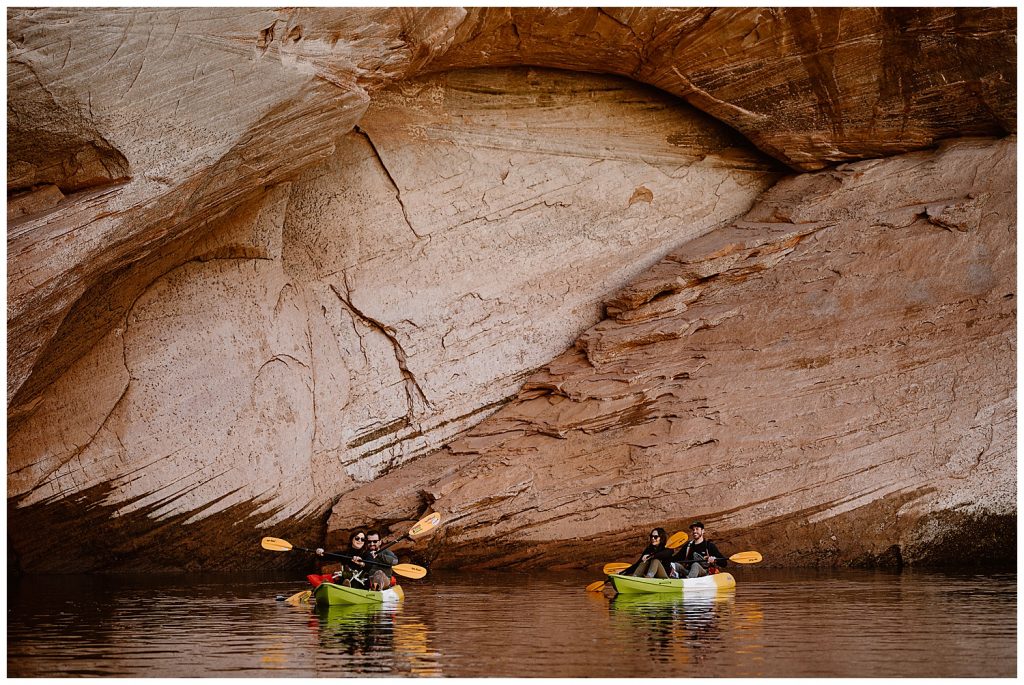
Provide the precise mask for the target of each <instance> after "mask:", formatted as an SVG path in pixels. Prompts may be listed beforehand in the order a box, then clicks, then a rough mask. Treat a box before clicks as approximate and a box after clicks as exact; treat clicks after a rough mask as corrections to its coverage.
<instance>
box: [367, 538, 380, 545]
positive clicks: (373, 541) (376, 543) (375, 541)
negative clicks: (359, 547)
mask: <svg viewBox="0 0 1024 685" xmlns="http://www.w3.org/2000/svg"><path fill="white" fill-rule="evenodd" d="M367 542H369V543H370V544H371V545H379V544H380V539H379V538H378V539H377V540H367Z"/></svg>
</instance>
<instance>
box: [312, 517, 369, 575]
mask: <svg viewBox="0 0 1024 685" xmlns="http://www.w3.org/2000/svg"><path fill="white" fill-rule="evenodd" d="M367 537H368V536H367V533H366V532H365V531H362V530H357V531H355V532H354V533H352V535H351V536H349V539H348V549H347V550H345V551H344V552H334V553H333V554H339V555H345V556H347V557H350V558H348V559H342V560H340V561H341V570H340V571H335V572H334V573H333V574H331V577H330V578H328V579H327V580H330V582H332V583H338V584H340V585H345V586H347V587H354V588H358V589H360V590H365V589H366V588H367V586H368V585H369V582H370V581H369V578H368V576H369V574H368V573H367V568H368V567H367V565H366V562H365V561H364V559H366V558H369V550H367V549H366V546H367V545H366V538H367ZM379 539H380V538H379V536H378V540H379ZM316 554H317V556H319V557H322V556H324V548H323V547H317V548H316Z"/></svg>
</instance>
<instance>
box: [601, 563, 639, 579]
mask: <svg viewBox="0 0 1024 685" xmlns="http://www.w3.org/2000/svg"><path fill="white" fill-rule="evenodd" d="M630 566H632V564H622V563H619V562H612V563H610V564H605V565H604V568H602V569H601V572H602V573H604V574H605V575H606V576H610V575H612V574H615V573H618V572H619V571H625V570H626V569H627V568H629V567H630ZM602 582H603V581H602Z"/></svg>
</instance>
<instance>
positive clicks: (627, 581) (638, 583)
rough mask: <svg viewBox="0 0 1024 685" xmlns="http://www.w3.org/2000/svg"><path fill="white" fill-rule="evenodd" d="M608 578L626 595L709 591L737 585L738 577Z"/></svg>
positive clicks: (680, 593) (722, 574)
mask: <svg viewBox="0 0 1024 685" xmlns="http://www.w3.org/2000/svg"><path fill="white" fill-rule="evenodd" d="M608 580H610V581H611V582H612V585H614V586H615V591H616V592H619V593H621V594H624V595H635V594H646V593H652V592H659V593H671V594H675V595H685V594H686V593H688V592H690V593H698V592H699V593H708V592H717V591H718V590H731V589H732V588H734V587H736V579H735V578H733V577H732V575H731V574H729V573H715V574H713V575H709V576H701V577H700V578H640V577H637V576H620V575H616V574H613V575H610V576H608Z"/></svg>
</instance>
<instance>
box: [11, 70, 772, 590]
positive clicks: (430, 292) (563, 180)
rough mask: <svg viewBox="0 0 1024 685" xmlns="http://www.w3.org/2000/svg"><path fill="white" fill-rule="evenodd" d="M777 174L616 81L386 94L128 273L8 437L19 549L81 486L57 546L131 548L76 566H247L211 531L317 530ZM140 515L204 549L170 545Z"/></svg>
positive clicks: (665, 103) (427, 81)
mask: <svg viewBox="0 0 1024 685" xmlns="http://www.w3.org/2000/svg"><path fill="white" fill-rule="evenodd" d="M552 112H558V113H559V116H558V117H554V118H553V117H552V116H551V114H552ZM565 121H571V122H574V123H573V124H572V125H566V124H565V123H564V122H565ZM580 122H586V126H581V125H580ZM667 135H674V136H676V140H677V143H676V144H675V145H673V146H670V147H667V148H666V147H665V146H664V145H663V141H664V138H665V137H666V136H667ZM778 176H779V173H778V169H777V165H775V164H774V163H773V162H772V161H771V160H770V159H768V158H765V157H764V156H763V155H760V154H759V153H757V152H756V151H755V150H753V149H751V148H749V146H747V145H746V144H745V143H744V141H743V140H742V138H740V137H739V136H738V135H737V134H736V133H735V132H733V131H731V130H729V129H728V128H726V127H725V126H723V125H722V124H719V123H718V122H715V121H714V120H713V119H711V118H709V117H707V116H706V115H703V114H701V113H699V112H697V111H695V110H693V109H692V108H690V107H688V106H687V105H685V104H683V103H680V102H679V101H678V100H676V99H674V98H671V97H669V96H666V95H664V94H663V93H659V92H657V91H654V90H653V89H650V88H648V87H643V86H638V85H636V84H634V83H631V82H629V81H627V80H625V79H621V78H610V77H603V76H595V75H586V74H577V75H570V74H566V73H564V72H557V71H549V70H537V69H517V70H499V71H495V70H483V71H472V72H460V71H455V72H449V73H446V74H444V75H439V76H434V77H429V78H424V79H420V80H414V81H410V82H407V83H406V84H403V85H402V86H401V87H397V88H395V89H394V90H390V91H382V92H381V93H379V95H378V97H377V99H376V101H375V102H374V104H373V105H372V106H371V107H370V109H369V111H368V112H367V113H366V115H365V116H364V118H363V120H362V121H361V123H360V127H359V130H358V131H356V132H353V133H351V134H349V135H348V136H346V137H345V138H344V139H342V140H341V141H339V143H338V148H337V152H336V154H334V155H333V156H332V157H331V158H330V159H329V160H328V161H327V162H326V163H325V164H321V165H316V166H314V167H312V168H311V169H310V170H309V171H308V172H306V173H304V174H302V175H300V176H299V177H298V178H297V179H296V180H295V181H294V182H292V183H286V184H281V185H278V186H274V187H273V188H271V189H270V190H269V191H268V192H266V193H265V194H263V195H262V196H260V197H258V198H257V199H255V200H253V201H250V202H249V203H248V204H246V205H244V206H243V207H240V208H239V209H237V210H235V211H234V212H232V213H231V214H230V215H228V216H227V217H225V218H224V219H223V220H221V221H219V222H217V223H216V224H214V225H212V226H211V227H210V229H209V231H208V232H207V234H206V235H205V236H204V237H203V238H202V239H192V240H182V241H178V242H177V243H176V244H175V245H174V249H173V250H168V251H167V252H166V253H164V254H162V255H159V261H158V262H156V264H155V266H153V267H147V268H144V267H141V266H140V267H136V268H135V269H133V270H132V272H130V273H129V274H128V276H127V277H126V279H125V280H127V281H128V282H129V283H130V285H131V287H130V288H128V289H127V290H128V292H129V293H134V297H133V299H130V300H129V299H124V298H125V297H126V295H125V293H124V292H123V291H120V290H113V291H112V292H111V293H110V294H109V295H107V298H106V300H105V302H108V303H109V302H111V300H113V302H114V305H113V306H112V305H105V308H107V309H116V307H117V305H120V306H124V307H125V309H126V313H125V315H124V318H123V319H121V320H119V321H118V322H117V326H116V328H115V329H114V330H113V331H112V332H110V333H108V334H107V335H106V336H105V337H104V338H103V339H101V340H100V341H99V342H98V343H96V344H94V345H93V346H92V347H91V349H89V351H88V353H87V354H86V355H85V356H83V357H82V358H81V359H80V360H79V361H78V362H76V363H75V364H74V365H72V367H71V368H70V369H69V370H68V371H67V372H65V373H64V374H62V375H61V376H60V377H59V378H58V380H57V381H56V382H55V383H53V384H51V385H50V386H48V387H46V388H45V389H44V391H43V392H42V394H41V395H40V399H39V401H38V403H37V404H35V405H34V406H33V407H32V409H31V412H30V413H28V414H26V415H24V416H23V417H21V418H20V420H19V421H17V422H16V423H15V424H13V429H12V430H11V432H10V445H9V458H8V493H9V495H10V496H11V497H14V498H16V500H15V501H16V506H15V508H14V509H13V511H12V512H11V518H12V520H14V521H16V522H17V523H18V526H19V528H18V529H16V530H13V531H12V538H13V539H15V540H16V548H17V550H18V553H19V557H20V560H21V563H22V565H23V566H24V567H26V568H31V569H39V570H43V569H52V568H54V566H55V565H61V564H63V563H64V562H63V561H62V560H61V559H59V558H53V557H51V556H50V555H49V554H48V552H47V550H48V549H50V548H51V547H52V546H53V545H54V544H57V541H56V540H55V539H54V537H55V536H56V535H59V533H57V531H64V530H66V528H65V527H63V526H61V527H57V528H54V529H49V530H47V531H46V532H45V533H44V534H42V535H40V534H39V533H38V532H37V528H38V526H34V525H32V524H31V522H32V521H38V520H40V519H45V520H50V519H51V518H59V519H61V520H63V519H65V518H69V517H66V516H63V515H61V516H59V517H57V516H55V515H54V513H53V512H54V511H59V512H62V514H63V512H64V509H63V507H64V506H66V505H67V504H68V502H69V500H70V501H76V500H80V501H81V502H82V503H85V502H88V503H89V504H88V505H87V506H83V508H84V509H85V510H86V511H85V512H82V513H78V514H76V515H74V516H72V517H70V518H71V519H72V521H74V523H73V524H72V525H73V526H74V528H75V530H76V532H75V534H74V535H73V539H74V540H76V542H75V543H74V548H75V549H82V548H84V549H85V550H89V549H92V548H95V547H96V546H97V545H98V544H100V543H99V541H98V540H97V539H96V538H95V537H94V536H99V537H102V538H104V540H105V541H106V544H107V545H109V541H110V540H112V539H113V540H117V541H118V544H119V545H124V546H126V547H127V548H129V549H131V550H133V552H132V554H129V555H126V557H127V561H125V562H121V561H120V560H117V559H115V560H113V561H111V560H110V559H97V560H93V559H92V557H91V555H90V554H88V553H87V552H84V551H80V552H72V550H71V549H69V548H68V544H67V543H60V544H62V545H63V546H64V549H65V551H66V552H67V553H68V555H69V556H82V557H85V558H86V559H88V560H89V561H88V562H83V563H86V564H87V566H88V567H89V568H125V567H129V568H131V567H135V568H137V567H139V566H145V567H154V568H194V567H197V566H198V567H203V568H210V567H223V566H224V565H229V566H230V565H234V566H240V567H245V566H248V565H250V563H251V560H252V556H253V555H254V554H260V553H261V551H260V550H259V549H258V548H256V547H252V548H251V549H249V550H247V551H248V553H240V551H241V552H244V551H245V550H244V549H243V550H240V549H239V548H238V547H237V546H235V545H234V544H226V541H229V540H230V541H232V542H234V543H237V544H238V545H241V544H243V543H242V542H241V541H243V540H247V541H248V543H249V544H250V545H251V536H252V535H253V532H252V531H253V530H254V528H256V527H261V528H264V529H265V528H267V527H270V526H273V527H274V530H275V531H280V530H281V528H280V527H281V526H288V525H291V526H294V528H293V529H295V530H298V531H301V534H302V535H304V536H306V537H312V536H313V535H319V534H320V528H321V526H322V523H321V521H322V517H323V515H324V514H325V512H326V510H327V509H328V508H329V507H330V505H331V504H332V503H333V501H334V500H335V498H336V497H337V496H338V494H339V493H344V492H346V491H348V490H351V489H352V488H354V487H356V486H357V485H359V484H361V483H364V482H367V481H370V480H372V479H373V478H375V477H377V476H378V475H380V474H381V473H383V472H386V471H388V470H392V469H394V468H397V467H398V466H400V465H401V464H402V463H404V462H405V461H408V460H409V459H411V458H413V457H415V456H417V455H421V454H425V453H428V452H431V451H434V450H436V449H438V448H439V447H441V446H442V445H444V444H445V443H446V442H447V441H448V440H450V439H451V438H452V437H453V436H455V435H457V434H458V433H459V432H460V431H462V430H465V429H466V428H468V427H470V426H472V425H474V424H475V423H477V422H479V421H480V420H481V419H482V418H484V417H485V416H487V415H488V414H490V413H492V412H494V411H495V410H496V409H497V408H498V407H499V406H500V405H501V404H503V403H504V402H506V401H507V400H508V399H509V398H511V397H512V396H514V395H515V393H516V392H517V391H518V390H519V388H520V387H521V386H522V382H523V379H524V378H525V377H526V376H527V375H529V374H530V373H531V372H532V371H533V370H534V369H536V368H537V367H539V366H542V365H543V364H545V363H547V362H548V361H549V360H550V359H551V358H552V357H555V356H556V355H558V354H559V353H561V352H562V351H563V350H564V349H565V348H566V347H568V346H570V345H571V344H572V341H573V340H574V339H575V338H576V337H577V336H578V335H579V333H580V332H582V331H583V330H585V329H587V328H588V327H590V326H592V325H593V324H594V323H596V322H597V321H598V320H599V319H600V316H601V300H602V299H603V298H604V297H605V296H606V294H607V293H608V292H610V291H614V290H616V289H618V288H620V287H622V286H624V285H625V284H626V283H628V282H629V280H630V279H631V278H633V277H634V276H636V275H637V274H638V273H640V272H642V271H643V270H644V269H645V268H646V267H647V266H649V265H650V264H652V263H655V262H657V261H658V259H660V258H661V256H662V255H664V254H665V253H666V252H668V251H669V250H671V249H672V248H673V247H675V246H676V245H678V244H679V243H680V242H684V241H686V240H688V239H691V238H694V237H697V236H700V235H702V234H704V233H706V232H708V231H709V230H712V229H714V228H716V227H717V226H720V225H722V224H724V223H728V222H729V221H731V220H732V219H734V218H735V217H736V216H738V215H741V214H742V213H743V212H745V211H746V210H747V209H748V208H749V206H750V204H751V203H752V202H753V200H754V198H755V197H756V196H757V195H758V194H759V193H760V192H761V191H762V190H764V189H765V188H767V187H768V186H770V185H771V184H772V183H774V181H775V180H776V179H777V178H778ZM181 262H184V263H181ZM179 264H181V265H180V266H179ZM154 272H155V273H154ZM113 298H121V299H117V300H114V299H113ZM100 302H104V301H102V300H101V301H100ZM239 518H243V519H244V520H245V521H246V525H245V527H244V528H239V527H238V526H236V525H235V524H236V523H237V521H238V519H239ZM154 520H155V521H160V522H166V524H167V525H170V524H171V522H174V523H175V524H188V527H189V528H191V529H194V530H196V532H195V533H189V535H188V537H189V539H192V538H196V539H204V538H205V539H207V540H217V541H218V542H217V544H215V545H210V546H209V547H208V548H206V549H202V550H199V551H196V550H195V549H193V548H187V549H188V552H187V554H184V553H183V548H182V547H181V545H180V544H175V545H168V544H160V543H161V542H163V539H162V538H161V536H159V535H151V534H150V532H149V528H150V527H151V526H152V524H153V521H154ZM115 521H116V524H115V523H114V522H115ZM86 522H88V524H86ZM21 526H24V527H23V528H22V527H21ZM82 528H86V529H87V532H86V531H82V530H81V529H82ZM29 531H32V533H31V534H29ZM133 536H141V537H142V538H143V539H144V540H145V541H146V542H135V541H134V540H133V539H132V538H133ZM263 555H264V558H263V559H262V560H261V561H262V562H263V563H265V564H268V565H269V564H275V563H276V564H280V563H283V562H287V561H288V560H289V558H288V557H287V556H282V555H266V553H263Z"/></svg>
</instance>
